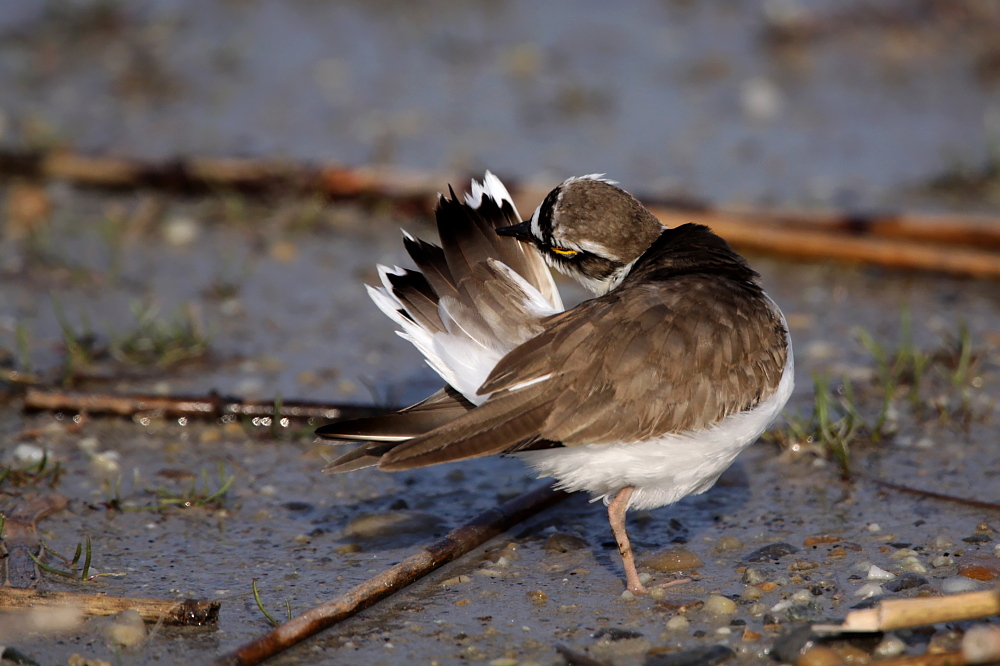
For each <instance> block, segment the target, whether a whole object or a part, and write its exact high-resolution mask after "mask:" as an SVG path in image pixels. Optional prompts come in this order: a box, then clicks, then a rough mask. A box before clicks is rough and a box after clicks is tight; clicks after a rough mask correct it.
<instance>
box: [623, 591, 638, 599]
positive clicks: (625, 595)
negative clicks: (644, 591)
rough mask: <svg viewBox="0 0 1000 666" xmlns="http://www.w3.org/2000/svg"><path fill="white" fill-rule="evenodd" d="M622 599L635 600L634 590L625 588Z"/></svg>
mask: <svg viewBox="0 0 1000 666" xmlns="http://www.w3.org/2000/svg"><path fill="white" fill-rule="evenodd" d="M621 600H622V601H635V595H634V594H632V592H630V591H629V590H625V591H624V592H622V596H621Z"/></svg>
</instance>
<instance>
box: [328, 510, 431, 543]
mask: <svg viewBox="0 0 1000 666" xmlns="http://www.w3.org/2000/svg"><path fill="white" fill-rule="evenodd" d="M442 522H443V521H442V520H441V518H440V517H438V516H435V515H434V514H430V513H423V512H420V511H387V512H385V513H360V514H358V515H357V516H355V517H354V518H352V519H351V522H349V523H348V524H347V527H345V528H344V532H343V536H345V537H355V538H360V539H371V538H375V537H387V536H393V535H396V534H413V533H418V532H429V531H431V530H433V529H435V528H437V527H439V526H440V525H441V523H442Z"/></svg>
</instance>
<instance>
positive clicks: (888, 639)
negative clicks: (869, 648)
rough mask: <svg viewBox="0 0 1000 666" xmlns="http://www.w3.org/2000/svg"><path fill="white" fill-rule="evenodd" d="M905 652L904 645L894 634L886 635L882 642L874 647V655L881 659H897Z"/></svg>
mask: <svg viewBox="0 0 1000 666" xmlns="http://www.w3.org/2000/svg"><path fill="white" fill-rule="evenodd" d="M904 652H906V643H904V642H903V640H902V639H901V638H899V637H898V636H895V635H894V634H886V635H885V636H884V637H883V638H882V641H881V642H880V643H879V644H878V645H876V646H875V650H874V654H875V656H877V657H881V658H883V659H885V658H888V657H898V656H899V655H901V654H903V653H904Z"/></svg>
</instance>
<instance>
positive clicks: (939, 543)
mask: <svg viewBox="0 0 1000 666" xmlns="http://www.w3.org/2000/svg"><path fill="white" fill-rule="evenodd" d="M927 546H928V547H929V548H933V549H934V550H948V549H949V548H954V547H955V542H954V541H952V540H951V538H949V537H947V536H945V535H944V534H939V535H938V536H936V537H934V538H933V539H931V540H930V541H929V542H928V543H927Z"/></svg>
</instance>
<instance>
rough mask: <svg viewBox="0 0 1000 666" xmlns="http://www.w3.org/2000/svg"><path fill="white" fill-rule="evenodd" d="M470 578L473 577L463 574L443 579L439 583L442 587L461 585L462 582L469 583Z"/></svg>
mask: <svg viewBox="0 0 1000 666" xmlns="http://www.w3.org/2000/svg"><path fill="white" fill-rule="evenodd" d="M470 580H472V579H471V578H469V577H468V576H466V575H465V574H462V575H460V576H452V577H451V578H448V579H446V580H443V581H441V582H440V583H439V585H440V586H441V587H451V586H453V585H461V584H462V583H468V582H469V581H470Z"/></svg>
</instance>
